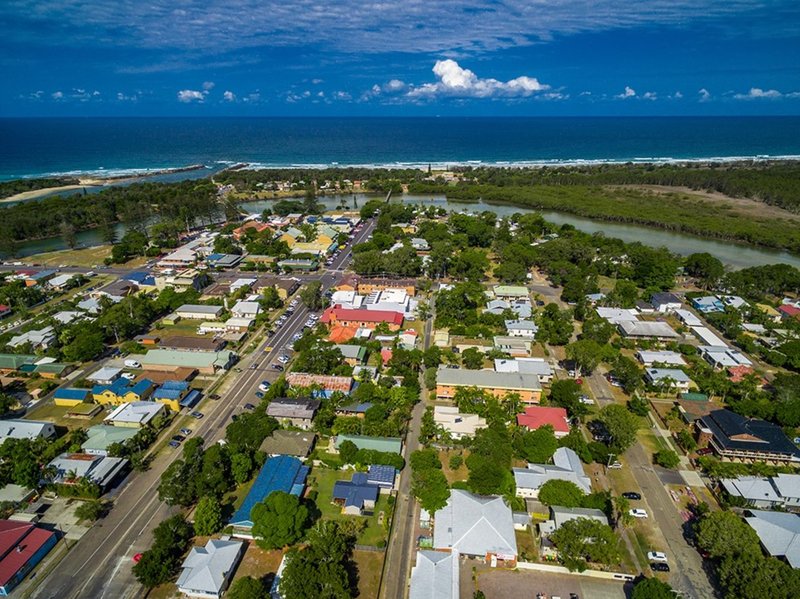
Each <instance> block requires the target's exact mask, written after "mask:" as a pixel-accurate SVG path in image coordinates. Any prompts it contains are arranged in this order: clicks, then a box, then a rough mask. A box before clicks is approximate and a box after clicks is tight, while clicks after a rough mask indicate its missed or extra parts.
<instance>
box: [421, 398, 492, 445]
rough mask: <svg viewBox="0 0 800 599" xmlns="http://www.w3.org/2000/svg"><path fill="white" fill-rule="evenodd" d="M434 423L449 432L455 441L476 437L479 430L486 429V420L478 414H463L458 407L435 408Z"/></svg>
mask: <svg viewBox="0 0 800 599" xmlns="http://www.w3.org/2000/svg"><path fill="white" fill-rule="evenodd" d="M433 421H434V422H435V423H436V426H440V427H441V428H442V429H443V430H445V431H447V432H448V433H449V434H450V436H451V437H452V438H453V439H463V438H464V437H474V436H475V432H476V431H477V430H479V429H482V428H486V419H485V418H482V417H480V416H478V415H477V414H462V413H461V412H459V411H458V407H457V406H435V407H434V408H433Z"/></svg>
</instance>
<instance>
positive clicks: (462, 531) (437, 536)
mask: <svg viewBox="0 0 800 599" xmlns="http://www.w3.org/2000/svg"><path fill="white" fill-rule="evenodd" d="M433 547H434V549H449V550H451V551H453V552H458V553H460V554H463V555H470V556H478V557H481V558H485V557H486V556H487V555H494V556H496V557H497V558H498V559H505V560H515V559H516V557H517V539H516V535H515V533H514V522H513V519H512V516H511V508H510V507H508V506H507V505H506V502H505V501H504V500H503V498H502V497H481V496H478V495H473V494H472V493H470V492H468V491H464V490H462V489H453V490H452V491H451V492H450V498H449V499H448V500H447V505H446V506H445V507H443V508H442V509H440V510H439V511H437V512H436V515H435V516H434V529H433Z"/></svg>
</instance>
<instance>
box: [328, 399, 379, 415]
mask: <svg viewBox="0 0 800 599" xmlns="http://www.w3.org/2000/svg"><path fill="white" fill-rule="evenodd" d="M371 407H372V403H371V402H368V401H365V402H363V403H350V404H346V405H343V406H339V407H338V408H336V410H335V412H334V414H336V415H337V416H347V417H351V418H363V417H364V414H366V413H367V410H369V409H370V408H371Z"/></svg>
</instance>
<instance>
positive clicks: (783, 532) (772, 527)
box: [744, 510, 800, 568]
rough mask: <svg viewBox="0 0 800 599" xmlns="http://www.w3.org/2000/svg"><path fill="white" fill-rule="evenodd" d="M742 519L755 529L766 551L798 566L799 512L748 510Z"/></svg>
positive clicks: (799, 556)
mask: <svg viewBox="0 0 800 599" xmlns="http://www.w3.org/2000/svg"><path fill="white" fill-rule="evenodd" d="M744 520H745V522H747V523H748V524H749V525H750V527H751V528H752V529H753V530H755V531H756V534H757V535H758V538H759V539H760V540H761V545H762V546H763V547H764V549H765V550H766V552H767V553H769V554H770V555H771V556H773V557H780V558H783V559H785V560H786V562H787V563H788V564H789V565H790V566H791V567H792V568H800V514H790V513H786V512H766V511H761V510H750V515H749V516H745V519H744Z"/></svg>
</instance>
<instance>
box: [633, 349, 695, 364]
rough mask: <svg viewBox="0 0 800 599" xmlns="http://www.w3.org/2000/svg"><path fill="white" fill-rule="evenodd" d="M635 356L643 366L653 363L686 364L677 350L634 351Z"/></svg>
mask: <svg viewBox="0 0 800 599" xmlns="http://www.w3.org/2000/svg"><path fill="white" fill-rule="evenodd" d="M636 358H637V359H638V360H639V362H641V363H642V364H644V365H645V366H652V365H653V364H669V365H670V366H686V362H685V361H684V359H683V356H681V355H680V354H679V353H678V352H674V351H646V350H641V351H638V352H636Z"/></svg>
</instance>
